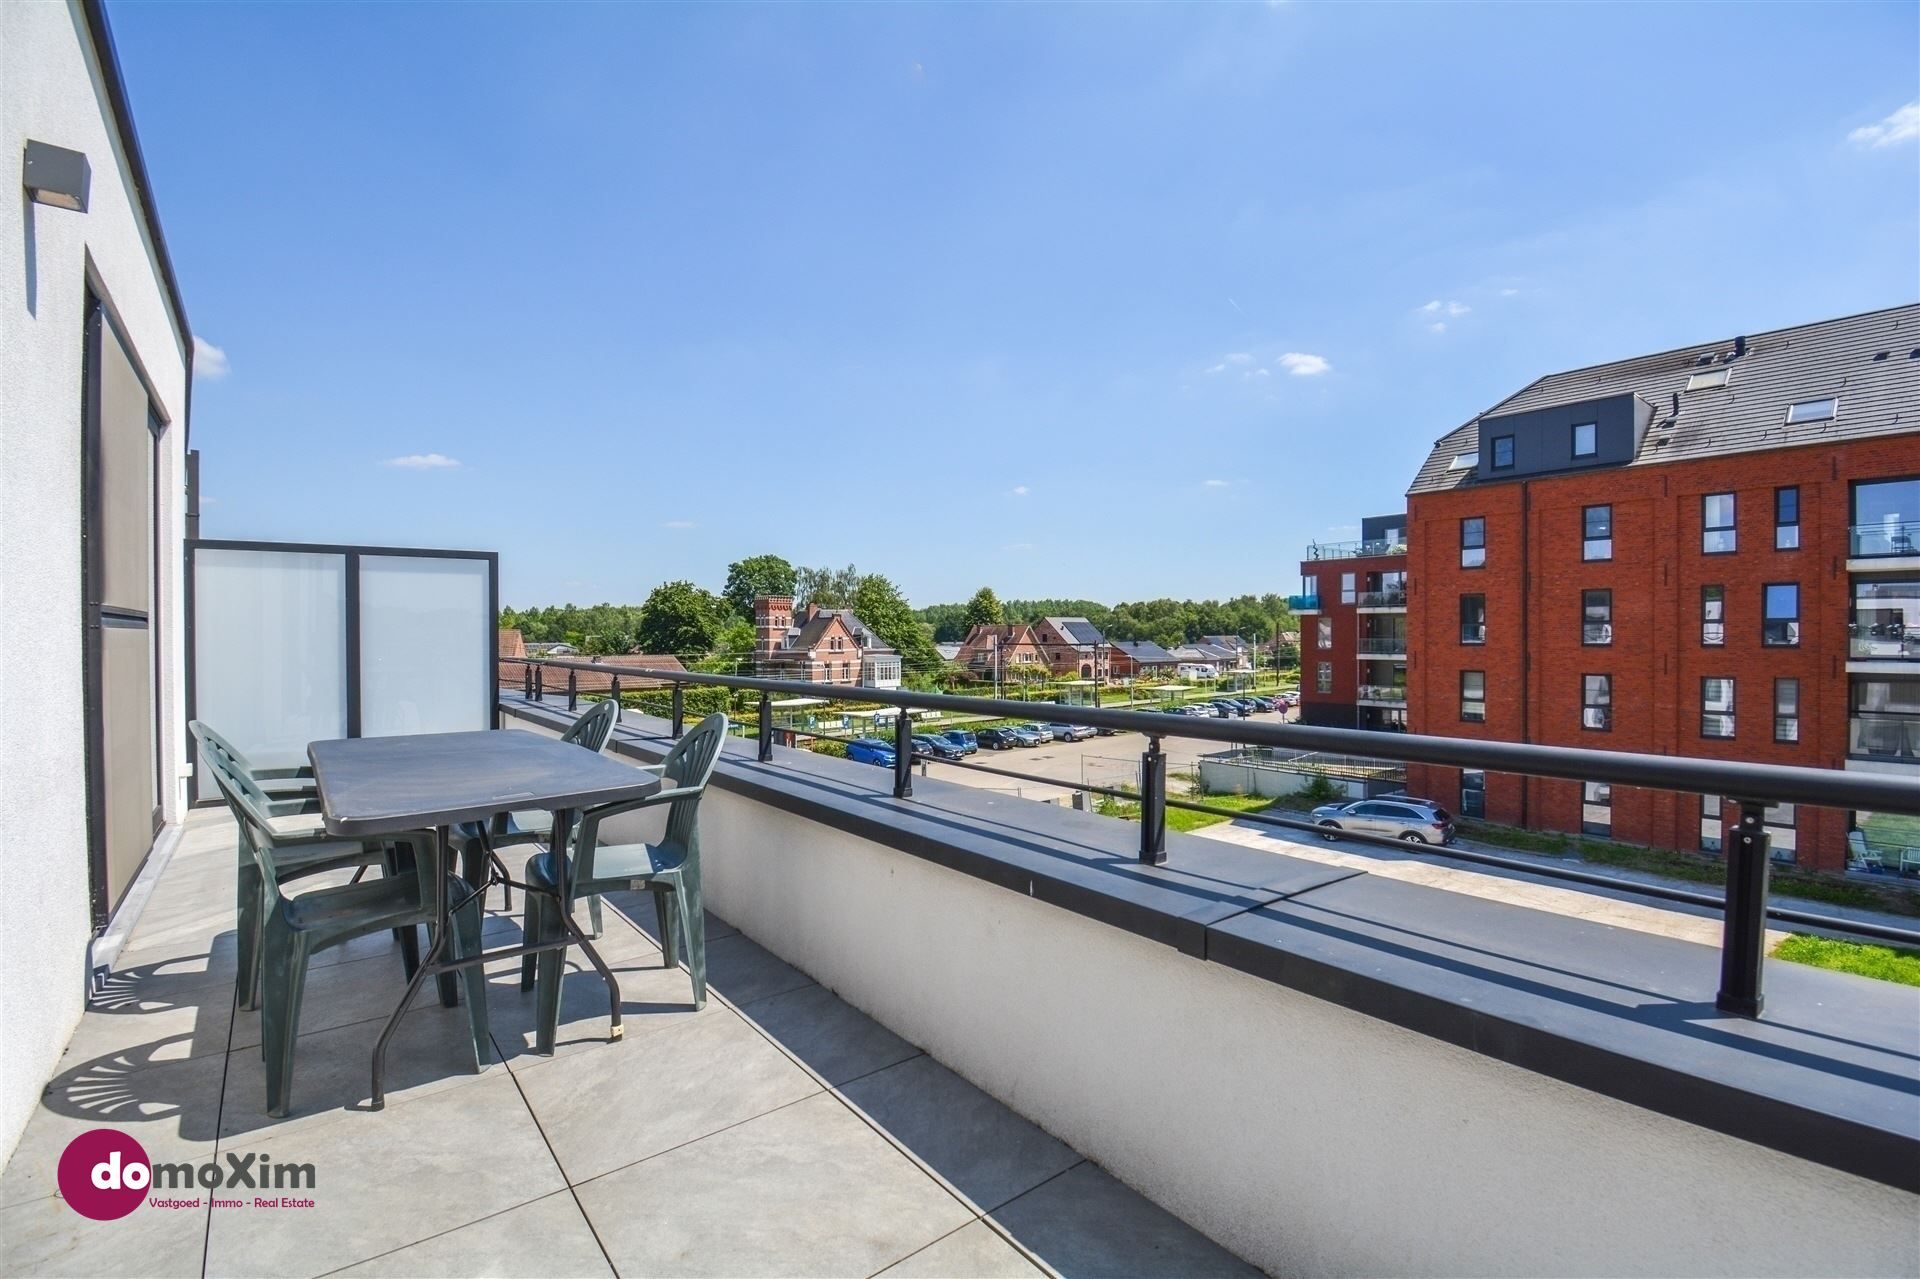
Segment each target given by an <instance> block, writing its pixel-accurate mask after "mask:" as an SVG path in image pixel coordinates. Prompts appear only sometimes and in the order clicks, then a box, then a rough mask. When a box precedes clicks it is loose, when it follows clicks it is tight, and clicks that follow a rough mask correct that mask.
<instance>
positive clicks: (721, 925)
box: [607, 892, 740, 945]
mask: <svg viewBox="0 0 1920 1279" xmlns="http://www.w3.org/2000/svg"><path fill="white" fill-rule="evenodd" d="M607 902H608V903H609V904H610V905H612V906H613V908H614V909H615V910H618V911H619V912H620V913H621V914H622V915H625V916H626V917H627V918H628V919H630V920H632V921H633V924H634V926H635V927H636V928H638V929H639V930H640V931H641V932H643V933H645V934H646V935H647V936H648V937H650V938H652V939H653V941H654V943H655V944H656V945H657V944H658V943H659V941H660V938H659V936H658V935H657V934H658V933H659V931H660V926H659V919H660V917H659V913H658V912H657V911H656V910H655V908H654V905H653V894H652V893H645V892H641V893H636V892H618V893H608V894H607ZM739 931H740V930H739V929H737V928H735V927H734V926H733V925H732V924H729V923H728V922H727V921H726V920H724V919H722V918H720V917H719V916H718V915H716V914H714V913H713V912H712V911H708V912H707V942H708V944H709V945H711V944H712V943H714V942H717V941H720V940H721V939H722V938H726V937H732V936H734V935H736V934H737V933H738V932H739Z"/></svg>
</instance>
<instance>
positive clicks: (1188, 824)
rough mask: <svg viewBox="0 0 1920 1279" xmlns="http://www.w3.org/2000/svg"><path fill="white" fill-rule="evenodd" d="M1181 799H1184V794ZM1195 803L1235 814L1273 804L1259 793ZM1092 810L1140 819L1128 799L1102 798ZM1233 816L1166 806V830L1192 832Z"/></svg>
mask: <svg viewBox="0 0 1920 1279" xmlns="http://www.w3.org/2000/svg"><path fill="white" fill-rule="evenodd" d="M1181 798H1185V797H1184V796H1183V797H1181ZM1193 798H1194V800H1195V802H1197V803H1202V804H1212V805H1213V806H1214V807H1216V808H1231V809H1232V810H1233V811H1234V812H1236V813H1258V812H1264V811H1265V810H1266V809H1268V808H1270V807H1272V806H1273V801H1272V800H1270V799H1267V798H1265V797H1264V796H1261V795H1205V796H1194V797H1193ZM1096 811H1098V812H1100V813H1102V814H1104V815H1105V816H1108V817H1122V818H1125V819H1126V820H1128V821H1133V822H1137V821H1139V820H1140V805H1138V804H1136V803H1133V802H1131V801H1129V800H1120V799H1110V798H1106V797H1102V798H1101V800H1100V802H1099V805H1098V806H1097V809H1096ZM1232 820H1233V819H1232V818H1231V817H1227V816H1225V815H1223V814H1220V813H1196V812H1194V811H1193V810H1192V809H1191V808H1175V807H1173V806H1172V805H1171V804H1169V805H1168V806H1167V829H1168V830H1178V831H1195V830H1199V829H1200V828H1201V827H1203V826H1216V825H1218V824H1219V823H1221V822H1229V821H1232Z"/></svg>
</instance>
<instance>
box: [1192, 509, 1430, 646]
mask: <svg viewBox="0 0 1920 1279" xmlns="http://www.w3.org/2000/svg"><path fill="white" fill-rule="evenodd" d="M1400 518H1402V519H1405V518H1406V517H1405V516H1404V515H1403V516H1401V517H1400ZM1200 642H1201V643H1202V644H1211V645H1213V646H1214V647H1215V648H1227V649H1232V650H1233V651H1234V652H1236V653H1238V652H1241V651H1243V650H1245V648H1246V647H1247V641H1246V640H1244V639H1242V638H1241V637H1240V636H1238V635H1202V636H1201V637H1200Z"/></svg>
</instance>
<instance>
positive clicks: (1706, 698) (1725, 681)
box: [1700, 675, 1733, 741]
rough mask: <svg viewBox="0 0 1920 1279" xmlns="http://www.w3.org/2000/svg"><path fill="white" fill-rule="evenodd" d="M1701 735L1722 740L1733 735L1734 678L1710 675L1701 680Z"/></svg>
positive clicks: (1728, 738)
mask: <svg viewBox="0 0 1920 1279" xmlns="http://www.w3.org/2000/svg"><path fill="white" fill-rule="evenodd" d="M1700 736H1702V737H1707V738H1713V739H1716V740H1720V741H1726V740H1730V739H1731V738H1732V737H1733V680H1732V679H1731V678H1730V677H1728V676H1725V675H1708V676H1706V677H1705V678H1703V679H1702V680H1701V681H1700Z"/></svg>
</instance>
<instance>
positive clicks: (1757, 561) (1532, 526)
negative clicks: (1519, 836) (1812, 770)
mask: <svg viewBox="0 0 1920 1279" xmlns="http://www.w3.org/2000/svg"><path fill="white" fill-rule="evenodd" d="M1407 513H1408V521H1409V523H1408V534H1409V539H1408V540H1409V545H1410V553H1409V555H1408V557H1407V570H1408V576H1409V579H1410V585H1409V589H1408V603H1409V608H1408V620H1409V628H1410V629H1409V640H1410V643H1411V645H1412V647H1411V651H1410V653H1409V655H1408V662H1407V667H1406V674H1407V689H1408V698H1407V721H1408V727H1409V728H1410V729H1411V730H1412V731H1414V732H1417V733H1432V734H1437V735H1442V736H1455V737H1475V738H1490V739H1498V740H1503V741H1522V742H1539V743H1545V744H1551V745H1557V746H1581V747H1592V748H1598V749H1609V750H1628V751H1645V752H1650V753H1654V754H1666V755H1686V756H1693V757H1696V758H1710V759H1734V760H1747V761H1757V762H1763V763H1775V764H1801V765H1810V766H1814V767H1820V768H1847V769H1865V770H1871V771H1877V772H1882V773H1890V774H1893V775H1897V776H1907V777H1911V778H1913V780H1914V784H1915V785H1916V786H1920V305H1915V306H1903V307H1896V308H1894V309H1891V310H1885V311H1876V312H1872V313H1869V314H1865V315H1857V316H1851V317H1848V318H1845V319H1840V320H1832V321H1827V322H1823V323H1818V324H1809V325H1802V326H1800V327H1796V328H1790V329H1781V330H1778V331H1775V332H1771V333H1760V334H1754V335H1752V336H1748V337H1740V338H1730V339H1726V340H1724V341H1719V342H1712V343H1708V344H1706V345H1702V346H1696V347H1688V348H1685V349H1682V350H1677V351H1668V352H1664V353H1662V354H1658V355H1648V356H1641V357H1639V358H1636V359H1630V360H1623V361H1619V362H1617V363H1613V364H1604V365H1598V366H1595V367H1592V368H1586V369H1576V370H1573V371H1571V372H1566V373H1556V374H1552V375H1549V376H1547V377H1543V378H1541V379H1539V380H1538V381H1536V382H1534V383H1533V384H1532V385H1530V386H1528V387H1526V388H1525V389H1523V390H1521V391H1520V392H1518V393H1517V394H1515V395H1513V396H1511V397H1509V398H1508V399H1506V400H1504V401H1502V402H1501V403H1500V404H1498V405H1496V406H1495V407H1494V408H1492V409H1491V410H1489V411H1488V412H1486V413H1483V414H1481V415H1480V416H1479V417H1477V418H1476V419H1475V420H1473V421H1471V422H1468V423H1467V424H1466V425H1464V426H1462V427H1460V428H1459V429H1457V430H1455V431H1453V432H1451V433H1450V434H1448V435H1446V436H1444V437H1442V438H1441V439H1440V440H1439V441H1438V442H1437V443H1436V444H1435V445H1434V448H1433V451H1432V453H1431V454H1430V455H1429V456H1428V458H1427V460H1426V463H1425V465H1423V466H1422V467H1421V469H1420V472H1419V475H1418V476H1417V477H1416V478H1415V480H1414V482H1413V485H1412V487H1411V489H1410V490H1409V492H1408V512H1407ZM1326 589H1327V587H1326V578H1325V576H1324V575H1323V576H1322V578H1321V591H1322V596H1323V600H1324V598H1325V593H1326ZM1312 634H1313V632H1312V627H1311V625H1308V626H1307V627H1306V628H1305V633H1304V634H1303V646H1304V648H1305V650H1306V651H1305V653H1303V658H1304V660H1305V661H1306V662H1307V663H1308V664H1309V665H1311V663H1312V661H1313V660H1314V658H1315V657H1316V654H1315V653H1314V652H1313V651H1312V650H1313V639H1312ZM1336 634H1337V631H1336ZM1338 686H1339V685H1338V678H1337V676H1336V687H1338ZM1408 772H1409V776H1408V788H1409V789H1410V790H1412V791H1413V792H1415V793H1416V794H1426V795H1429V796H1432V797H1433V798H1435V799H1438V800H1440V801H1441V802H1442V803H1446V804H1449V805H1457V806H1458V808H1459V810H1460V811H1461V812H1463V813H1465V814H1468V815H1480V814H1484V815H1485V816H1486V817H1488V818H1490V819H1492V820H1495V821H1501V822H1509V823H1515V824H1519V825H1524V826H1533V827H1540V828H1546V829H1552V830H1562V831H1580V832H1585V833H1589V834H1595V835H1605V836H1611V837H1615V838H1618V839H1622V840H1627V841H1632V842H1638V843H1646V844H1653V845H1658V846H1662V847H1669V848H1681V849H1694V850H1701V851H1707V852H1718V851H1720V850H1721V848H1722V847H1723V846H1724V842H1725V840H1726V833H1725V825H1726V823H1727V821H1728V820H1730V818H1731V816H1732V813H1733V810H1732V809H1731V808H1730V807H1729V806H1726V805H1724V804H1723V802H1722V798H1721V797H1719V796H1692V795H1676V794H1673V793H1669V792H1661V791H1646V790H1639V789H1628V788H1623V787H1613V788H1608V787H1606V786H1603V785H1598V784H1592V783H1589V784H1586V785H1584V786H1583V785H1582V784H1579V783H1574V782H1564V781H1550V780H1540V779H1534V780H1525V781H1523V779H1521V778H1518V777H1511V776H1504V775H1500V774H1495V775H1492V776H1484V775H1481V774H1477V773H1472V772H1464V773H1463V772H1462V771H1461V770H1458V769H1446V768H1437V767H1425V768H1418V767H1416V768H1410V769H1409V770H1408ZM1768 819H1769V822H1768V824H1769V833H1770V834H1771V836H1772V841H1773V851H1774V855H1775V856H1776V857H1777V858H1780V859H1782V860H1797V861H1799V862H1802V863H1804V864H1807V865H1811V866H1813V867H1816V868H1819V869H1825V870H1838V869H1841V868H1842V867H1844V866H1845V865H1846V862H1847V851H1848V832H1849V831H1850V830H1852V829H1854V828H1855V827H1856V826H1857V827H1859V828H1860V829H1861V830H1862V832H1863V835H1864V837H1865V838H1866V839H1868V840H1873V839H1875V838H1876V832H1877V831H1880V830H1882V829H1892V828H1882V827H1878V826H1876V824H1875V823H1876V818H1875V816H1874V815H1873V814H1865V813H1860V814H1855V813H1847V812H1839V811H1828V810H1808V809H1802V810H1801V811H1799V812H1797V813H1796V812H1795V811H1793V806H1791V805H1783V806H1779V807H1777V808H1775V809H1772V810H1769V813H1768ZM1880 820H1883V821H1884V820H1886V819H1880ZM1908 838H1909V837H1908V836H1906V835H1902V836H1901V837H1900V839H1899V840H1897V841H1896V842H1902V843H1904V842H1907V841H1908ZM1893 851H1894V852H1895V854H1896V855H1897V853H1898V851H1899V850H1898V848H1897V847H1896V848H1895V849H1894V850H1893Z"/></svg>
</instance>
